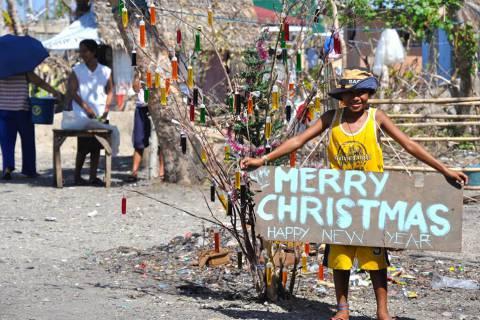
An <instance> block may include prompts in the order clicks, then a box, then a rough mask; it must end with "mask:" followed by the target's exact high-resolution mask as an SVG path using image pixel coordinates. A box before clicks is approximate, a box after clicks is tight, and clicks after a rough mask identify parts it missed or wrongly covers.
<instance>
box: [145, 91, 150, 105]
mask: <svg viewBox="0 0 480 320" xmlns="http://www.w3.org/2000/svg"><path fill="white" fill-rule="evenodd" d="M148 99H150V90H149V89H148V88H143V101H145V103H148Z"/></svg>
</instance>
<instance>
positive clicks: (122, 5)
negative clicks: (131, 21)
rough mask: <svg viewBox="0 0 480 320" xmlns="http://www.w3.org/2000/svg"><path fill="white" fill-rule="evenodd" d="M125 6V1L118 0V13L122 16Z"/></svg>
mask: <svg viewBox="0 0 480 320" xmlns="http://www.w3.org/2000/svg"><path fill="white" fill-rule="evenodd" d="M123 8H125V2H124V1H123V0H118V15H119V16H120V17H121V16H122V10H123Z"/></svg>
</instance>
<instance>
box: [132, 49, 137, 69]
mask: <svg viewBox="0 0 480 320" xmlns="http://www.w3.org/2000/svg"><path fill="white" fill-rule="evenodd" d="M136 66H137V50H135V48H134V49H133V50H132V67H136Z"/></svg>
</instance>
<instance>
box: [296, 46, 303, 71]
mask: <svg viewBox="0 0 480 320" xmlns="http://www.w3.org/2000/svg"><path fill="white" fill-rule="evenodd" d="M295 71H297V73H300V72H302V53H301V52H300V50H297V64H296V65H295Z"/></svg>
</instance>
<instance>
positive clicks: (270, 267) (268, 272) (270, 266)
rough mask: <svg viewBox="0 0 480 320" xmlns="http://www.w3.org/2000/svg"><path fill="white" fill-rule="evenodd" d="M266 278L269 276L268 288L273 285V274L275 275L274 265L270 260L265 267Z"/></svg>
mask: <svg viewBox="0 0 480 320" xmlns="http://www.w3.org/2000/svg"><path fill="white" fill-rule="evenodd" d="M265 271H266V276H267V286H271V285H272V274H273V264H272V263H271V262H270V260H268V262H267V265H266V267H265Z"/></svg>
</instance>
